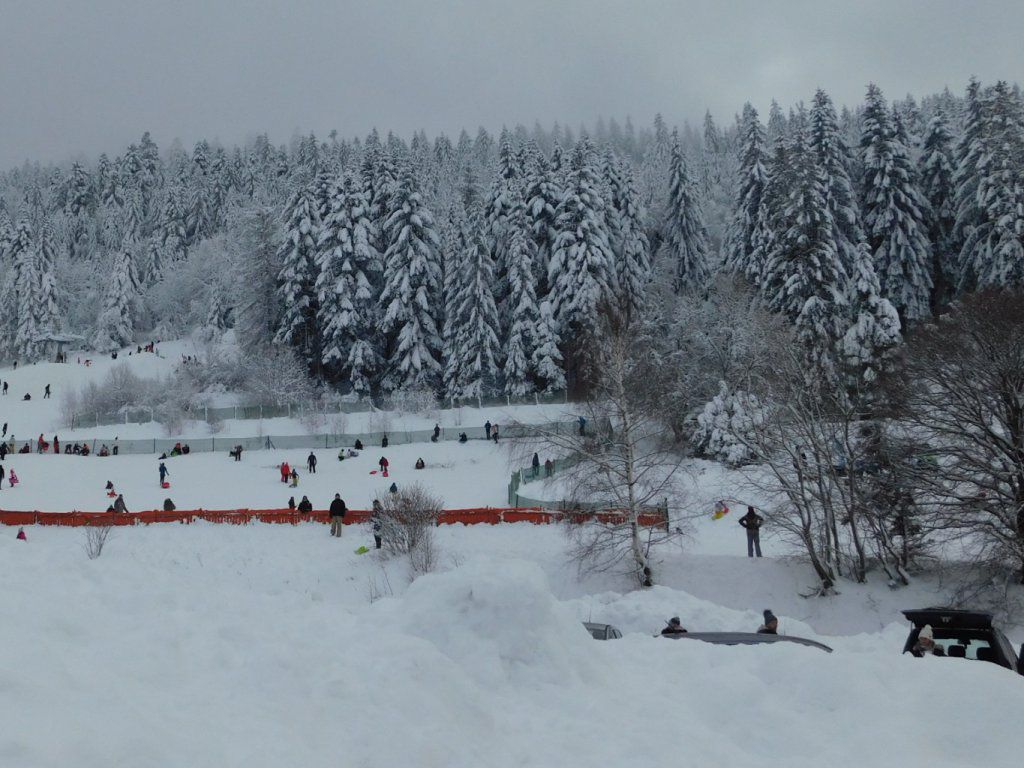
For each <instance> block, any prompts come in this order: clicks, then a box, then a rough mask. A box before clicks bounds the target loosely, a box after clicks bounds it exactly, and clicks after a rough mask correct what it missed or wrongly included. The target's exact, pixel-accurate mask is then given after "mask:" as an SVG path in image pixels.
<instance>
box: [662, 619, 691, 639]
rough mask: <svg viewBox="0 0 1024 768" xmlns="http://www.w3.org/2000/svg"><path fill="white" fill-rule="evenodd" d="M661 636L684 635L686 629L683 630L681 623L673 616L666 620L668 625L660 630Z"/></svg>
mask: <svg viewBox="0 0 1024 768" xmlns="http://www.w3.org/2000/svg"><path fill="white" fill-rule="evenodd" d="M661 634H663V635H685V634H686V629H684V628H683V623H682V622H681V621H679V617H678V616H673V617H672V618H671V619H669V620H668V625H667V626H666V627H665V628H664V629H663V630H661Z"/></svg>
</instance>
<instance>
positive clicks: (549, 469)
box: [544, 459, 555, 477]
mask: <svg viewBox="0 0 1024 768" xmlns="http://www.w3.org/2000/svg"><path fill="white" fill-rule="evenodd" d="M554 474H555V462H553V461H552V460H551V459H544V477H551V476H552V475H554Z"/></svg>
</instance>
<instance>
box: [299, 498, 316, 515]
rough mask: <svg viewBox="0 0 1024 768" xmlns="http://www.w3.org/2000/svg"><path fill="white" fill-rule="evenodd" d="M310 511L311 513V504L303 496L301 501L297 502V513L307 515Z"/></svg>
mask: <svg viewBox="0 0 1024 768" xmlns="http://www.w3.org/2000/svg"><path fill="white" fill-rule="evenodd" d="M312 511H313V503H312V502H311V501H310V500H309V499H308V498H306V497H305V496H303V497H302V501H300V502H299V512H302V513H304V514H307V515H308V514H309V513H310V512H312Z"/></svg>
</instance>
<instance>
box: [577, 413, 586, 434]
mask: <svg viewBox="0 0 1024 768" xmlns="http://www.w3.org/2000/svg"><path fill="white" fill-rule="evenodd" d="M579 423H580V437H583V436H585V435H586V434H587V420H586V419H585V418H583V417H582V416H580V418H579Z"/></svg>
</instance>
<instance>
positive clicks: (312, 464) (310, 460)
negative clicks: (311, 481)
mask: <svg viewBox="0 0 1024 768" xmlns="http://www.w3.org/2000/svg"><path fill="white" fill-rule="evenodd" d="M306 470H307V471H308V472H309V474H311V475H315V474H316V454H315V453H313V452H312V451H310V452H309V456H307V457H306Z"/></svg>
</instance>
